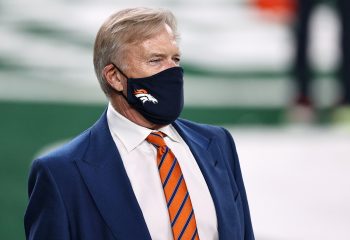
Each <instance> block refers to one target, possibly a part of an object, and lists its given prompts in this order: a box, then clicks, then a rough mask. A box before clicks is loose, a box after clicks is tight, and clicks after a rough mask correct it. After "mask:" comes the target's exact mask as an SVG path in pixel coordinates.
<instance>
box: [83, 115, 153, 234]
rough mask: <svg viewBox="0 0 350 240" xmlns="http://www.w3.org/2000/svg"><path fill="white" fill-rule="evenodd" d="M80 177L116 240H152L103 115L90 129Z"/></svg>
mask: <svg viewBox="0 0 350 240" xmlns="http://www.w3.org/2000/svg"><path fill="white" fill-rule="evenodd" d="M76 162H77V165H78V168H79V170H80V173H81V175H82V177H83V179H84V181H85V183H86V185H87V187H88V189H89V191H90V193H91V195H92V197H93V199H94V201H95V203H96V205H97V208H98V209H99V211H100V213H101V215H102V216H103V218H104V220H105V222H106V223H107V225H108V226H109V228H110V229H111V231H112V232H113V234H114V236H115V238H116V239H151V237H150V234H149V231H148V229H147V225H146V223H145V220H144V218H143V215H142V211H141V209H140V207H139V205H138V202H137V199H136V197H135V195H134V192H133V190H132V187H131V183H130V181H129V178H128V176H127V173H126V171H125V168H124V165H123V163H122V160H121V157H120V155H119V152H118V150H117V147H116V145H115V143H114V141H113V138H112V136H111V134H110V131H109V129H108V124H107V118H106V113H104V114H103V116H102V117H101V119H100V120H99V121H98V122H97V123H96V124H95V125H94V126H93V127H92V128H91V132H90V142H89V146H88V148H87V151H86V153H85V156H84V157H83V158H82V159H79V160H77V161H76Z"/></svg>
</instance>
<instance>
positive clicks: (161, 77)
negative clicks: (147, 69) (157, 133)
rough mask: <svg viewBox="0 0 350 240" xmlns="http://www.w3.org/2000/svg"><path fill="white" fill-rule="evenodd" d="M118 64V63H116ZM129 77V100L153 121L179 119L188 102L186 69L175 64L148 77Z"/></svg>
mask: <svg viewBox="0 0 350 240" xmlns="http://www.w3.org/2000/svg"><path fill="white" fill-rule="evenodd" d="M114 66H115V65H114ZM115 68H117V69H118V71H119V72H120V73H121V74H123V75H124V76H125V77H126V78H127V96H126V100H127V102H128V103H129V104H130V105H131V106H133V107H134V108H135V109H136V110H137V111H138V112H139V113H141V115H142V116H143V117H145V118H146V119H147V120H149V121H150V122H152V123H155V124H160V125H167V124H170V123H172V122H173V121H175V120H176V119H177V118H178V117H179V116H180V113H181V111H182V108H183V104H184V95H183V69H182V68H181V67H172V68H168V69H166V70H164V71H161V72H159V73H156V74H154V75H152V76H149V77H144V78H128V77H127V76H126V75H125V74H124V73H123V72H122V71H120V69H119V68H118V67H117V66H115Z"/></svg>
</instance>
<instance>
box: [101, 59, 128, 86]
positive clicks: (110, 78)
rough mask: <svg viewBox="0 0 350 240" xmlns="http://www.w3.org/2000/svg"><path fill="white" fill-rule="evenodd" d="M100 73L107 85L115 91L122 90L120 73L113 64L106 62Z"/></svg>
mask: <svg viewBox="0 0 350 240" xmlns="http://www.w3.org/2000/svg"><path fill="white" fill-rule="evenodd" d="M102 74H103V76H104V78H105V79H106V81H107V82H108V83H109V85H110V86H111V87H112V88H114V89H115V90H116V91H118V92H121V91H123V90H124V87H123V84H122V75H121V74H120V73H119V72H118V71H117V69H116V68H115V67H114V66H113V64H108V65H107V66H105V67H104V68H103V70H102Z"/></svg>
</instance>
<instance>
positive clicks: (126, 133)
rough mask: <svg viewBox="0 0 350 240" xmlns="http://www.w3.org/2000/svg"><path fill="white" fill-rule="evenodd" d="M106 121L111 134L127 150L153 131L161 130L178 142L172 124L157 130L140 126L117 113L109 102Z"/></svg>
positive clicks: (178, 138) (138, 143) (178, 137)
mask: <svg viewBox="0 0 350 240" xmlns="http://www.w3.org/2000/svg"><path fill="white" fill-rule="evenodd" d="M107 121H108V126H109V129H110V131H111V133H112V135H114V136H116V137H117V138H118V139H119V140H120V142H121V143H122V144H123V145H124V146H125V148H126V150H127V151H128V152H130V151H132V150H134V149H135V148H136V147H137V146H138V145H140V144H141V143H142V142H143V141H144V140H145V139H146V138H147V136H148V135H149V134H150V133H151V132H154V131H162V132H163V133H165V134H166V135H167V136H168V137H169V139H170V140H172V141H174V142H180V136H179V135H178V133H177V132H176V130H175V128H174V127H173V126H172V125H167V126H164V127H162V128H160V129H159V130H152V129H148V128H145V127H142V126H140V125H137V124H136V123H134V122H132V121H130V120H129V119H127V118H126V117H124V116H123V115H121V114H120V113H118V112H117V111H116V110H115V109H114V108H113V106H112V104H111V103H109V104H108V109H107Z"/></svg>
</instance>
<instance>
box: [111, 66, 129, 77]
mask: <svg viewBox="0 0 350 240" xmlns="http://www.w3.org/2000/svg"><path fill="white" fill-rule="evenodd" d="M111 64H112V65H113V66H114V67H115V68H116V69H117V70H118V71H119V72H120V73H121V74H122V75H123V76H124V77H125V78H126V79H129V78H128V76H126V74H125V73H123V71H122V70H120V68H118V67H117V65H115V64H114V63H111Z"/></svg>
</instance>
